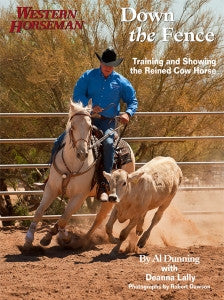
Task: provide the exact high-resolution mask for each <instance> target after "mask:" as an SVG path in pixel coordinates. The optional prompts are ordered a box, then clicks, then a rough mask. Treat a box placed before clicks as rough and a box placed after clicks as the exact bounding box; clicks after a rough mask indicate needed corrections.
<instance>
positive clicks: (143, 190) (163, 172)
mask: <svg viewBox="0 0 224 300" xmlns="http://www.w3.org/2000/svg"><path fill="white" fill-rule="evenodd" d="M104 176H105V177H106V178H107V180H108V181H109V184H110V194H109V201H112V202H116V205H115V206H114V209H113V211H112V213H111V216H110V218H109V220H108V222H107V224H106V232H107V234H108V236H109V240H110V242H111V243H117V245H116V246H115V247H114V249H113V252H117V251H119V249H120V246H121V244H122V242H123V241H124V240H125V239H126V238H127V236H128V234H129V232H130V231H131V230H132V229H133V228H134V227H136V234H137V235H138V236H141V235H142V233H143V223H144V219H145V215H146V213H147V212H148V211H149V210H151V209H155V208H158V209H157V211H156V213H155V215H154V217H153V219H152V222H151V225H150V226H149V228H148V229H147V230H146V231H145V232H144V234H143V235H142V236H141V238H140V240H139V241H138V244H137V246H138V247H139V248H142V247H144V246H145V243H146V241H147V239H148V238H149V235H150V232H151V230H152V228H153V227H154V226H155V225H156V224H157V223H158V222H159V221H160V219H161V217H162V215H163V212H164V210H165V209H166V208H167V207H168V206H169V205H170V202H171V200H172V199H173V197H174V195H175V194H176V191H177V189H178V186H179V184H180V182H181V178H182V172H181V169H180V168H179V167H178V165H177V163H176V162H175V160H174V159H173V158H171V157H160V156H159V157H156V158H154V159H152V160H151V161H149V162H148V163H146V164H145V165H144V166H143V167H141V168H140V169H138V170H137V171H135V172H133V173H131V174H128V173H127V172H126V171H124V170H117V171H115V172H113V173H112V174H109V173H106V172H104ZM128 219H129V220H130V222H129V224H128V226H127V227H126V228H124V229H123V230H122V231H121V233H120V236H119V239H115V238H114V236H113V234H112V231H113V225H114V223H115V221H116V220H118V221H119V222H120V223H123V222H125V221H126V220H128Z"/></svg>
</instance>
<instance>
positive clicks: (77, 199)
mask: <svg viewBox="0 0 224 300" xmlns="http://www.w3.org/2000/svg"><path fill="white" fill-rule="evenodd" d="M84 200H85V196H83V195H82V194H78V195H75V196H74V197H72V198H71V199H70V201H69V202H68V205H67V207H66V209H65V211H64V213H63V214H62V216H61V217H60V218H59V220H58V222H57V223H58V231H59V236H60V238H61V239H62V240H63V242H65V243H69V242H70V236H69V234H68V232H67V231H66V229H65V226H66V225H67V223H68V221H69V219H70V218H71V216H72V214H73V213H74V212H76V211H77V210H78V209H79V208H80V207H81V206H82V204H83V201H84Z"/></svg>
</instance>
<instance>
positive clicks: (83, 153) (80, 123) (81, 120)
mask: <svg viewBox="0 0 224 300" xmlns="http://www.w3.org/2000/svg"><path fill="white" fill-rule="evenodd" d="M91 109H92V100H90V101H89V103H88V105H87V106H86V107H83V105H82V104H81V103H74V102H72V101H71V104H70V111H69V122H68V130H69V135H70V138H71V142H72V145H73V148H74V149H75V150H76V156H77V158H78V159H80V160H81V161H84V160H85V159H86V158H87V156H88V150H89V149H88V148H89V144H90V138H91V129H92V123H91V115H90V112H91Z"/></svg>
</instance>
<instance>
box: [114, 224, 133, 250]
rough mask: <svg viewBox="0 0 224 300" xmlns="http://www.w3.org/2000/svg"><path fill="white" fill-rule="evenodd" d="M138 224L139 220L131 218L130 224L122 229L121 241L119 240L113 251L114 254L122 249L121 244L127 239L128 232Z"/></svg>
mask: <svg viewBox="0 0 224 300" xmlns="http://www.w3.org/2000/svg"><path fill="white" fill-rule="evenodd" d="M136 224H137V220H136V219H132V220H130V222H129V224H128V226H127V227H125V228H124V229H123V230H122V231H121V233H120V236H119V241H118V243H117V245H116V246H115V247H114V248H113V250H112V251H111V254H114V253H116V252H118V251H119V250H120V247H121V244H122V243H123V242H124V241H125V240H126V238H127V236H128V234H129V233H130V231H131V230H132V229H133V228H134V227H135V226H136Z"/></svg>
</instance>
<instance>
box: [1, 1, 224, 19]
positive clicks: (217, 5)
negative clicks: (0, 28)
mask: <svg viewBox="0 0 224 300" xmlns="http://www.w3.org/2000/svg"><path fill="white" fill-rule="evenodd" d="M74 1H75V0H74ZM173 1H174V5H175V10H176V12H177V14H178V13H180V12H181V8H182V7H183V4H184V3H185V1H186V0H173ZM10 2H12V3H14V0H0V7H8V6H9V4H10ZM207 7H208V8H211V9H212V10H213V11H214V12H215V14H217V15H222V16H223V17H224V0H210V1H209V3H208V4H207Z"/></svg>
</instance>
